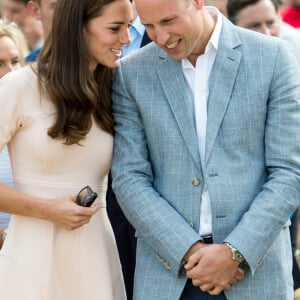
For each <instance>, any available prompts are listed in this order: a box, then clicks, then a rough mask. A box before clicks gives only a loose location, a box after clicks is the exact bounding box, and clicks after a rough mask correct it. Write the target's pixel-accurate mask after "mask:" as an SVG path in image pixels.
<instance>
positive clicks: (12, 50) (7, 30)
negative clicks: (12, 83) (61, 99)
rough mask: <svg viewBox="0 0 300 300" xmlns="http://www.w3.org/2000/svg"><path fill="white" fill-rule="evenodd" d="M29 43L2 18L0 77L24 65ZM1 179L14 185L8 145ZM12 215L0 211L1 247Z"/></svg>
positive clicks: (1, 158)
mask: <svg viewBox="0 0 300 300" xmlns="http://www.w3.org/2000/svg"><path fill="white" fill-rule="evenodd" d="M27 52H28V49H27V44H26V41H25V38H24V35H23V33H22V32H21V31H20V30H19V28H18V27H17V25H16V24H15V23H8V22H6V21H4V20H0V78H2V77H3V76H4V75H5V74H7V73H9V72H11V71H13V70H16V69H18V68H20V67H21V66H23V65H24V56H25V55H26V54H27ZM0 181H1V182H4V183H5V184H7V185H8V186H10V187H13V179H12V174H11V166H10V160H9V155H8V150H7V147H5V148H4V149H3V151H2V152H1V154H0ZM9 220H10V215H9V214H6V213H2V212H0V249H1V247H2V244H3V237H4V236H5V230H6V228H7V226H8V223H9Z"/></svg>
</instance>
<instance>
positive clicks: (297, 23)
mask: <svg viewBox="0 0 300 300" xmlns="http://www.w3.org/2000/svg"><path fill="white" fill-rule="evenodd" d="M280 15H281V17H282V20H283V21H284V22H286V23H288V24H290V25H291V26H293V27H295V28H300V8H295V7H293V6H290V5H288V6H286V7H284V8H282V10H281V11H280Z"/></svg>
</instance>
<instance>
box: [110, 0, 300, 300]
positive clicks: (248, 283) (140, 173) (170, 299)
mask: <svg viewBox="0 0 300 300" xmlns="http://www.w3.org/2000/svg"><path fill="white" fill-rule="evenodd" d="M135 5H136V8H137V12H138V14H139V16H140V18H141V22H142V24H144V25H145V27H146V30H147V33H148V35H149V37H150V38H151V39H152V40H153V41H154V42H155V44H157V45H155V44H153V43H151V44H150V45H148V46H146V47H144V48H143V49H141V50H139V51H138V52H136V53H135V55H131V56H128V57H126V58H124V60H122V61H121V64H120V67H119V68H118V70H117V72H116V78H115V82H114V86H113V102H114V105H113V109H114V117H115V123H116V125H115V131H116V134H115V149H114V157H113V167H112V176H113V189H114V191H115V193H116V196H117V199H118V201H119V203H120V205H121V207H122V208H123V210H124V212H125V215H126V216H127V217H128V219H129V221H130V222H131V223H132V224H133V226H134V228H135V229H136V236H137V262H136V270H135V287H134V297H133V298H134V299H136V300H141V299H142V300H148V299H149V300H150V299H151V300H152V299H160V300H176V299H181V300H187V299H189V300H190V299H197V300H199V299H200V300H201V299H228V300H241V299H243V300H253V299H256V300H273V299H282V300H283V299H284V300H289V299H292V297H293V282H292V276H291V261H292V257H291V250H290V243H289V228H288V222H287V220H288V219H289V216H290V214H291V213H292V211H293V210H294V209H295V208H296V207H297V206H298V205H299V198H300V177H299V176H300V168H299V162H300V147H299V146H300V144H299V138H297V137H298V135H299V134H298V132H299V128H300V102H299V100H300V72H299V69H298V66H297V63H296V62H295V58H294V56H293V55H291V53H290V52H289V50H288V47H287V46H286V44H285V43H284V42H283V41H281V40H280V39H274V38H269V37H266V36H264V35H259V34H256V33H253V32H251V31H248V30H244V29H242V28H238V27H235V26H233V25H232V24H231V23H230V22H229V21H228V20H226V18H224V17H222V15H221V14H220V13H218V11H217V10H216V9H214V8H206V7H204V5H203V2H202V1H201V0H164V1H160V0H135ZM241 269H243V271H241ZM187 278H188V280H187Z"/></svg>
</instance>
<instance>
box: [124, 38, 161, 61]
mask: <svg viewBox="0 0 300 300" xmlns="http://www.w3.org/2000/svg"><path fill="white" fill-rule="evenodd" d="M161 55H166V54H165V52H164V51H163V50H162V49H160V48H159V47H158V46H157V45H156V44H155V43H153V42H152V43H149V44H147V45H146V46H144V47H142V48H140V49H137V50H135V51H134V52H132V53H130V54H128V55H126V56H125V57H124V58H122V59H121V64H123V65H128V64H146V65H148V64H153V60H155V59H156V58H157V57H159V56H161ZM133 66H135V65H133Z"/></svg>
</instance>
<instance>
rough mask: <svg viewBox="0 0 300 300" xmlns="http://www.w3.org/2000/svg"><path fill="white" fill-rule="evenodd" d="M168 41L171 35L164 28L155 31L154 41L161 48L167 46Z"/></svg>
mask: <svg viewBox="0 0 300 300" xmlns="http://www.w3.org/2000/svg"><path fill="white" fill-rule="evenodd" d="M168 39H169V34H168V33H167V32H166V31H165V30H164V29H163V28H160V27H157V28H155V29H154V41H155V42H156V43H157V44H158V45H160V46H163V45H165V44H166V42H167V41H168Z"/></svg>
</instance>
